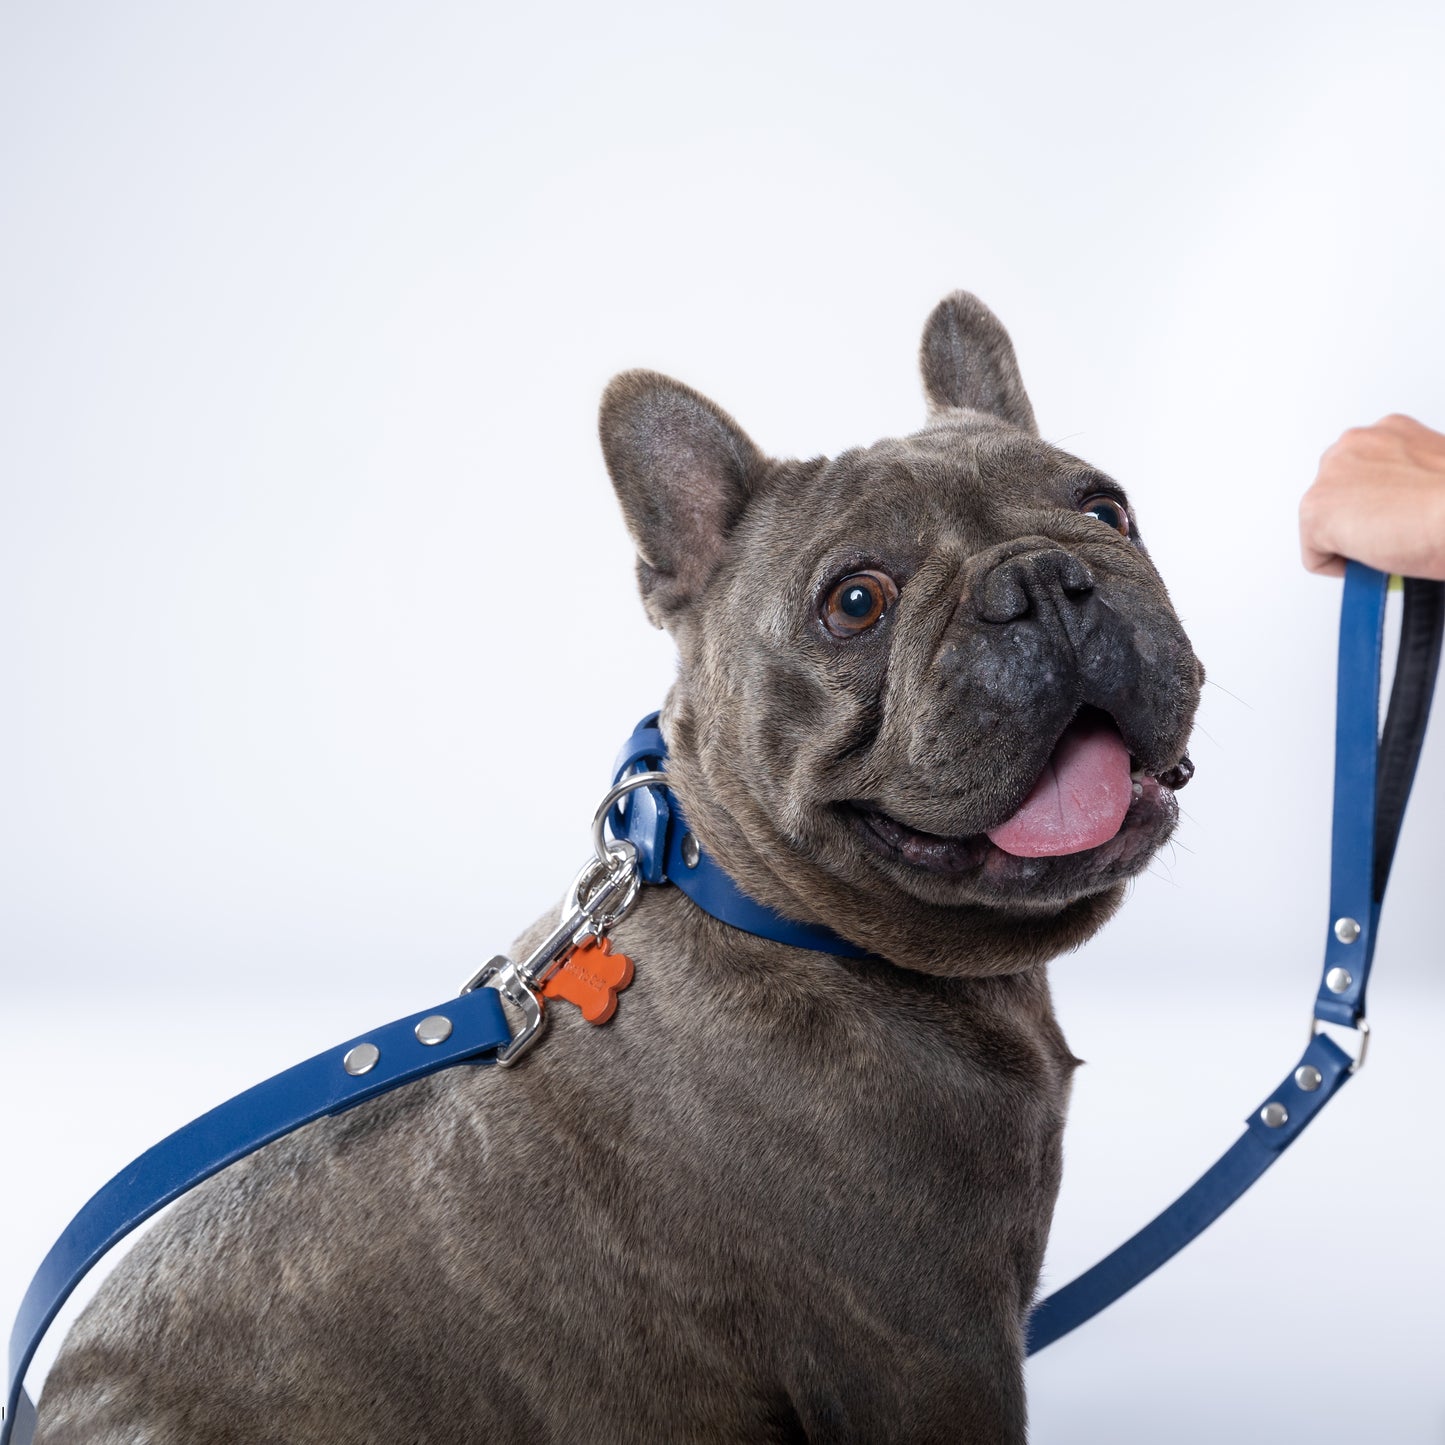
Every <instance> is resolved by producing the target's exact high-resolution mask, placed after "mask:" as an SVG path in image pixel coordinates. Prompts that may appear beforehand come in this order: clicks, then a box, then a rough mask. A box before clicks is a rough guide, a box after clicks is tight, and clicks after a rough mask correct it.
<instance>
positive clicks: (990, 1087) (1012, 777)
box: [37, 293, 1203, 1445]
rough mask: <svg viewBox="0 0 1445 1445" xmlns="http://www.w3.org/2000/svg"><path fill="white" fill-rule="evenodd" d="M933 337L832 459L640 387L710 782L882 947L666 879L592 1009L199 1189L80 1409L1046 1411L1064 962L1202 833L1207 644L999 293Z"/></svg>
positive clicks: (779, 1421) (529, 1428)
mask: <svg viewBox="0 0 1445 1445" xmlns="http://www.w3.org/2000/svg"><path fill="white" fill-rule="evenodd" d="M922 371H923V382H924V387H925V390H926V393H927V399H928V405H929V413H928V421H927V424H926V425H925V426H924V427H923V429H922V430H921V431H919V432H917V433H916V434H915V435H913V436H909V437H904V438H899V439H889V440H884V441H879V442H876V443H875V444H873V445H872V446H867V447H860V448H858V449H857V450H853V451H849V452H846V453H844V454H843V455H841V456H839V457H837V458H835V459H833V460H827V459H825V458H817V459H814V460H810V461H780V460H775V459H772V458H770V457H768V456H766V455H765V454H764V453H763V452H761V451H760V450H759V449H758V448H757V446H755V445H754V444H753V442H752V441H751V440H750V439H749V438H748V437H747V435H746V434H745V433H744V432H743V431H742V430H741V428H740V427H739V426H738V425H737V423H736V422H734V421H733V419H732V418H731V417H730V416H728V415H727V413H725V412H724V411H722V410H721V409H720V408H718V407H717V406H715V405H714V404H713V403H712V402H710V401H708V400H707V399H705V398H704V397H702V396H700V395H699V394H698V393H696V392H695V391H692V390H690V389H689V388H688V387H686V386H684V385H682V384H681V383H679V382H676V381H672V380H669V379H668V378H666V377H664V376H660V375H657V374H654V373H651V372H645V371H634V372H627V373H625V374H623V375H621V376H619V377H617V378H616V379H615V380H614V381H613V382H612V383H611V384H610V385H609V387H608V388H607V391H606V394H605V396H604V397H603V401H602V408H601V439H602V449H603V452H604V455H605V458H606V462H607V468H608V471H609V472H610V474H611V478H612V482H613V485H614V487H615V489H616V492H617V496H618V498H619V500H620V502H621V506H622V511H623V514H624V517H625V519H626V522H627V526H628V528H629V530H630V532H631V535H632V538H633V539H634V541H635V543H636V547H637V574H638V579H639V582H640V585H641V591H642V598H643V603H644V605H645V608H646V611H647V614H648V616H649V617H650V618H651V620H652V621H653V622H654V623H655V624H657V625H658V626H661V627H665V628H666V629H667V630H668V631H669V632H670V633H671V635H672V637H673V638H674V639H675V641H676V645H677V649H678V653H679V656H680V669H679V673H678V677H677V681H676V684H675V686H674V687H673V688H672V690H671V692H670V694H669V695H668V698H667V701H666V705H665V707H664V709H663V712H662V721H661V726H662V729H663V732H664V734H665V736H666V739H667V743H668V747H669V753H670V757H669V762H668V769H669V772H670V775H671V782H672V788H673V792H674V795H675V796H676V798H677V799H678V801H679V802H680V804H681V806H682V808H683V809H684V811H685V814H686V816H687V818H688V819H689V826H690V827H691V829H692V830H693V832H694V833H695V835H696V837H697V838H698V839H699V840H700V841H701V843H702V845H703V847H705V849H706V850H707V852H708V854H709V855H710V856H711V858H712V859H713V860H714V861H715V862H716V863H717V864H719V865H720V866H721V867H722V868H723V869H724V870H725V871H726V873H727V874H729V875H730V876H731V878H732V879H733V880H734V882H735V883H736V884H738V885H739V886H740V888H741V889H742V890H743V892H744V893H745V894H747V895H749V896H750V897H751V898H753V899H754V900H757V901H758V902H760V903H763V904H765V905H767V906H768V907H770V908H772V909H774V910H776V912H777V913H780V914H782V915H784V916H785V917H787V918H789V919H793V920H797V921H798V922H800V923H803V924H810V925H819V926H823V927H826V928H828V929H831V930H832V931H833V932H834V933H836V934H838V935H840V936H841V937H842V938H844V939H846V940H848V941H849V942H850V943H851V944H853V945H854V946H855V947H856V948H857V949H859V950H861V951H863V953H864V954H865V955H866V956H864V957H860V958H846V957H840V956H835V955H833V954H829V953H825V952H821V951H818V950H813V949H806V948H798V947H792V946H789V945H786V944H782V943H777V942H773V941H770V940H769V939H767V938H763V937H759V936H756V935H754V934H752V933H748V932H744V931H741V930H740V929H738V928H735V927H732V926H730V925H729V924H727V923H724V922H721V921H719V920H718V919H716V918H714V917H712V916H710V915H709V914H707V913H704V912H702V911H701V910H700V909H699V908H698V907H697V906H695V905H694V904H693V903H692V902H691V901H689V899H688V898H687V897H685V896H684V895H683V894H682V893H681V892H680V891H679V890H678V889H676V888H669V887H657V888H652V887H648V888H644V889H643V892H642V896H641V899H640V901H639V902H638V904H637V905H636V907H635V908H634V909H633V911H632V912H631V913H630V914H628V916H627V917H626V918H625V919H624V920H623V921H622V922H621V923H620V924H619V925H618V927H617V928H616V930H615V932H614V935H613V941H614V942H615V944H616V946H617V948H618V949H619V950H621V951H622V952H625V954H626V955H627V956H629V957H630V958H631V959H632V960H633V961H634V965H635V974H636V982H635V983H634V985H633V986H632V988H631V989H630V990H629V991H628V992H627V993H626V994H625V995H624V996H623V999H622V1001H621V1005H620V1007H619V1008H618V1010H617V1013H616V1016H615V1017H614V1018H613V1019H612V1020H611V1022H610V1023H608V1024H607V1025H606V1026H604V1027H597V1028H593V1027H590V1026H588V1025H587V1024H585V1023H584V1022H583V1021H582V1018H581V1015H580V1014H579V1013H577V1012H576V1011H575V1010H573V1009H571V1008H570V1007H556V1008H554V1009H553V1010H552V1011H551V1015H550V1017H551V1026H550V1029H549V1032H548V1033H547V1035H546V1036H545V1037H544V1038H543V1039H542V1041H541V1043H540V1044H539V1046H538V1047H536V1048H535V1049H533V1050H532V1051H531V1052H529V1053H528V1054H527V1055H526V1057H525V1059H524V1060H522V1061H521V1062H520V1063H519V1064H518V1065H517V1066H516V1067H515V1068H512V1069H509V1070H505V1071H503V1070H498V1069H495V1068H486V1069H479V1068H467V1067H458V1068H452V1069H449V1070H446V1071H444V1072H441V1073H439V1074H436V1075H434V1076H432V1077H430V1078H428V1079H426V1080H423V1081H421V1082H418V1083H414V1084H412V1085H409V1086H407V1087H405V1088H403V1089H401V1090H398V1091H397V1092H395V1093H392V1094H390V1095H387V1096H385V1097H383V1098H381V1099H380V1100H378V1101H376V1102H374V1103H372V1104H370V1105H365V1106H362V1107H359V1108H357V1109H356V1110H354V1111H352V1112H350V1113H347V1114H344V1115H341V1116H337V1117H334V1118H329V1119H325V1120H323V1121H321V1122H319V1123H316V1124H313V1125H311V1126H309V1127H307V1128H306V1129H304V1130H302V1131H300V1132H298V1133H296V1134H293V1135H291V1136H290V1137H288V1138H286V1139H284V1140H282V1141H280V1142H278V1143H276V1144H273V1145H271V1146H270V1147H268V1148H266V1149H264V1150H262V1151H261V1152H260V1153H258V1154H256V1155H254V1156H252V1157H251V1158H250V1159H249V1160H247V1161H245V1162H243V1163H241V1164H238V1165H235V1166H233V1167H232V1168H231V1169H229V1170H227V1171H225V1172H224V1173H223V1174H221V1175H219V1176H217V1178H215V1179H214V1180H212V1181H211V1182H210V1183H209V1184H208V1185H205V1186H203V1187H201V1188H200V1189H199V1190H197V1191H195V1192H194V1193H193V1194H192V1195H190V1196H188V1197H187V1198H186V1199H185V1200H184V1201H183V1202H182V1203H181V1204H180V1205H179V1206H178V1207H177V1208H176V1209H175V1210H174V1211H173V1213H172V1214H171V1215H170V1216H168V1217H167V1218H166V1219H165V1220H164V1221H163V1222H162V1223H161V1224H160V1225H158V1226H157V1227H156V1228H155V1229H154V1230H152V1231H151V1232H150V1233H149V1234H148V1235H147V1236H145V1237H144V1238H143V1239H142V1240H141V1242H140V1243H139V1244H138V1245H137V1246H136V1248H135V1249H134V1250H133V1251H132V1252H131V1253H130V1254H129V1255H128V1256H127V1257H126V1258H125V1259H124V1261H123V1262H122V1263H121V1265H120V1266H119V1267H118V1268H117V1269H116V1270H115V1272H114V1274H113V1275H112V1277H111V1278H110V1279H109V1280H108V1281H107V1283H106V1284H105V1286H104V1287H103V1288H102V1290H101V1291H100V1293H99V1294H98V1295H97V1297H96V1299H95V1300H94V1302H93V1303H92V1304H91V1305H90V1306H89V1308H88V1309H87V1310H86V1311H85V1313H84V1314H83V1315H82V1317H81V1318H80V1320H79V1321H78V1323H77V1324H76V1326H75V1327H74V1329H73V1331H72V1333H71V1335H70V1337H69V1339H68V1340H67V1342H66V1344H65V1346H64V1348H63V1350H62V1353H61V1355H60V1358H59V1360H58V1362H57V1364H56V1365H55V1367H54V1369H53V1370H52V1372H51V1375H50V1379H49V1382H48V1384H47V1386H46V1389H45V1392H44V1395H43V1397H42V1400H41V1403H40V1409H39V1415H40V1422H41V1423H40V1428H39V1433H38V1437H37V1439H38V1441H39V1442H40V1445H81V1442H84V1445H121V1442H125V1445H134V1442H145V1445H183V1442H184V1445H222V1442H237V1445H239V1442H246V1445H257V1442H268V1441H275V1442H282V1441H285V1442H289V1445H301V1442H305V1445H360V1442H387V1445H395V1442H398V1441H408V1442H426V1445H453V1442H455V1445H463V1442H466V1445H474V1442H476V1441H480V1440H488V1441H498V1442H500V1441H519V1442H521V1441H525V1442H529V1445H536V1442H543V1441H560V1442H568V1445H578V1442H582V1445H591V1442H612V1441H649V1442H650V1441H658V1442H671V1445H678V1442H723V1441H726V1442H734V1441H736V1442H742V1441H746V1442H758V1441H803V1440H808V1441H837V1442H842V1441H859V1442H863V1441H867V1442H877V1441H884V1440H902V1441H945V1440H946V1441H964V1442H980V1445H1006V1442H1017V1441H1022V1440H1023V1439H1024V1438H1025V1400H1024V1389H1023V1353H1024V1331H1025V1323H1026V1320H1027V1316H1028V1312H1029V1309H1030V1306H1031V1303H1032V1301H1033V1298H1034V1292H1035V1288H1036V1284H1037V1280H1038V1274H1039V1268H1040V1261H1041V1258H1042V1255H1043V1251H1044V1243H1045V1239H1046V1236H1047V1234H1048V1229H1049V1222H1050V1216H1051V1212H1052V1209H1053V1205H1054V1200H1055V1195H1056V1192H1057V1189H1058V1185H1059V1173H1060V1136H1061V1132H1062V1129H1063V1125H1064V1115H1065V1107H1066V1102H1067V1099H1068V1094H1069V1087H1070V1078H1071V1075H1072V1071H1073V1069H1074V1067H1075V1065H1076V1063H1077V1060H1075V1059H1074V1058H1073V1057H1072V1055H1071V1054H1070V1052H1069V1049H1068V1047H1067V1045H1066V1044H1065V1041H1064V1037H1063V1035H1062V1033H1061V1032H1060V1029H1059V1026H1058V1024H1057V1022H1056V1021H1055V1018H1054V1015H1053V1012H1052V1009H1051V1005H1050V998H1049V987H1048V981H1047V977H1046V971H1045V970H1046V965H1047V963H1048V962H1049V960H1050V959H1052V958H1054V957H1055V956H1057V955H1058V954H1060V953H1063V952H1064V951H1066V950H1068V949H1071V948H1073V947H1075V946H1076V945H1077V944H1079V943H1081V942H1082V941H1083V940H1085V939H1087V938H1088V937H1089V936H1090V935H1091V934H1093V933H1094V932H1095V931H1096V930H1097V929H1098V928H1099V927H1100V926H1101V925H1102V924H1103V923H1104V922H1105V920H1106V919H1107V918H1108V917H1109V916H1110V915H1111V914H1112V913H1113V912H1114V910H1115V908H1116V907H1117V906H1118V904H1119V902H1120V899H1121V897H1122V895H1123V893H1124V888H1125V883H1126V880H1127V879H1129V878H1130V877H1131V876H1133V875H1134V874H1136V873H1138V872H1139V871H1140V870H1141V869H1142V868H1143V867H1144V866H1145V864H1146V863H1147V861H1148V860H1149V858H1150V857H1151V856H1152V854H1153V853H1154V852H1155V850H1156V849H1158V848H1159V846H1160V844H1161V843H1162V842H1163V841H1164V840H1165V839H1166V838H1167V837H1168V836H1169V834H1170V832H1171V830H1172V829H1173V827H1174V825H1175V821H1176V815H1177V808H1176V805H1175V802H1174V799H1173V792H1174V790H1175V789H1176V788H1177V787H1178V786H1179V785H1180V784H1181V783H1182V782H1184V781H1185V780H1186V779H1187V777H1188V775H1189V773H1190V771H1191V770H1192V769H1191V764H1190V763H1189V761H1188V759H1187V757H1186V752H1185V749H1186V744H1187V742H1188V738H1189V732H1190V726H1191V722H1192V719H1193V716H1194V711H1195V707H1196V704H1197V702H1198V697H1199V689H1200V685H1201V682H1202V678H1203V673H1202V669H1201V667H1200V665H1199V663H1198V662H1197V660H1196V659H1195V657H1194V654H1193V652H1192V650H1191V648H1190V645H1189V642H1188V640H1187V639H1186V637H1185V635H1184V632H1183V630H1182V628H1181V626H1180V624H1179V621H1178V619H1177V618H1176V616H1175V614H1174V611H1173V609H1172V607H1171V605H1170V602H1169V598H1168V595H1167V594H1166V592H1165V589H1164V584H1163V583H1162V582H1161V580H1160V578H1159V575H1158V573H1157V572H1156V571H1155V569H1154V566H1153V564H1152V563H1151V561H1150V559H1149V555H1148V553H1147V552H1146V551H1145V549H1144V545H1143V542H1142V539H1141V536H1140V532H1139V527H1138V522H1137V518H1136V516H1135V513H1134V509H1133V506H1132V504H1131V503H1130V502H1129V501H1128V499H1127V498H1126V497H1125V495H1124V492H1123V491H1122V490H1121V488H1120V487H1119V485H1118V484H1117V483H1116V482H1115V481H1113V480H1111V479H1110V478H1109V477H1107V476H1105V475H1103V474H1102V473H1101V472H1099V471H1098V470H1096V469H1095V468H1093V467H1091V466H1089V465H1088V464H1087V463H1085V462H1082V461H1080V460H1079V459H1077V458H1076V457H1073V456H1070V455H1068V454H1067V453H1065V452H1063V451H1060V450H1059V449H1058V448H1056V447H1054V446H1052V445H1050V444H1048V443H1046V442H1044V441H1042V440H1040V438H1039V435H1038V431H1037V428H1036V426H1035V423H1034V416H1033V411H1032V408H1031V406H1030V403H1029V400H1028V397H1027V395H1026V393H1025V391H1024V387H1023V384H1022V382H1021V380H1020V377H1019V371H1018V366H1017V363H1016V361H1015V356H1014V350H1013V346H1012V344H1011V342H1010V340H1009V338H1008V335H1007V333H1006V332H1005V330H1004V329H1003V327H1002V326H1001V325H1000V323H999V322H998V320H997V319H996V318H995V317H994V315H993V314H992V313H991V312H990V311H989V310H988V309H987V308H986V307H985V306H983V305H982V304H981V303H980V302H979V301H978V300H976V299H975V298H974V297H972V296H970V295H967V294H965V293H957V294H955V295H952V296H950V297H948V298H947V299H946V300H944V301H943V302H942V303H940V305H939V306H938V307H937V308H936V309H935V311H934V312H933V314H932V315H931V316H930V318H929V320H928V322H927V326H926V329H925V332H924V336H923V344H922ZM551 927H552V920H550V919H549V920H546V921H544V922H543V923H540V924H538V925H537V926H536V927H535V928H534V929H533V930H532V931H531V932H530V933H529V934H528V935H525V936H524V937H523V939H522V940H521V942H520V944H519V947H520V948H521V949H522V950H523V951H524V952H525V951H527V950H529V949H530V947H531V946H532V945H533V944H534V943H536V942H537V941H538V939H540V937H541V936H542V935H543V934H545V933H546V932H547V931H548V930H549V929H550V928H551ZM515 956H521V955H520V954H519V955H515Z"/></svg>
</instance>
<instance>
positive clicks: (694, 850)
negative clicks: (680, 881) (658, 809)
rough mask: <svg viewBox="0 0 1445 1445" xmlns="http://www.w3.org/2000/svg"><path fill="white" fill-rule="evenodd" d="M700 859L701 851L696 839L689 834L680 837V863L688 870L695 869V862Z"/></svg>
mask: <svg viewBox="0 0 1445 1445" xmlns="http://www.w3.org/2000/svg"><path fill="white" fill-rule="evenodd" d="M701 857H702V849H701V848H699V847H698V845H697V838H696V837H695V836H694V835H693V834H691V833H684V834H683V835H682V861H683V862H684V863H686V864H687V866H688V867H689V868H696V867H697V860H698V859H699V858H701Z"/></svg>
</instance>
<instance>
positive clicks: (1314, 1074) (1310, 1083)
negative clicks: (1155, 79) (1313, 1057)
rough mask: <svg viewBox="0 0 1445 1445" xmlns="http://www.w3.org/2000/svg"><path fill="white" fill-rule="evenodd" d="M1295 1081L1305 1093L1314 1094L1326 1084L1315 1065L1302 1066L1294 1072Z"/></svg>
mask: <svg viewBox="0 0 1445 1445" xmlns="http://www.w3.org/2000/svg"><path fill="white" fill-rule="evenodd" d="M1294 1081H1295V1083H1297V1084H1298V1085H1299V1086H1300V1088H1302V1089H1303V1090H1304V1091H1305V1093H1307V1094H1313V1093H1314V1091H1315V1090H1316V1089H1318V1088H1319V1086H1320V1085H1321V1084H1322V1083H1324V1078H1323V1076H1322V1075H1321V1073H1320V1071H1319V1070H1318V1069H1317V1068H1315V1066H1314V1065H1313V1064H1301V1065H1300V1066H1299V1068H1297V1069H1296V1070H1295V1071H1294Z"/></svg>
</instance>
